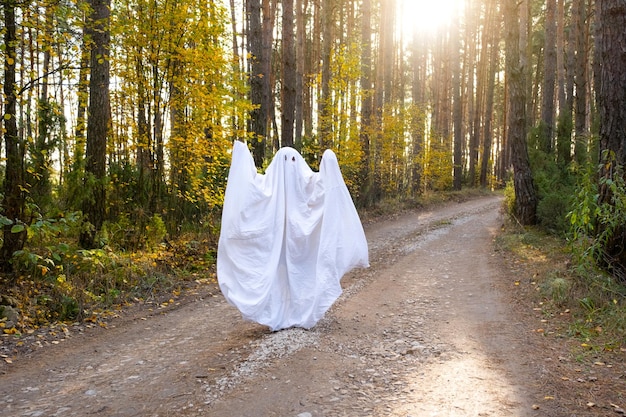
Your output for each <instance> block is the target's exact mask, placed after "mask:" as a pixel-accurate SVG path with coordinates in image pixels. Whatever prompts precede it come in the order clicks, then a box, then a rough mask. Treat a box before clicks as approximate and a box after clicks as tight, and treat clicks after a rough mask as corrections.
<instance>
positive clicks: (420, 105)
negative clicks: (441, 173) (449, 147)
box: [410, 29, 426, 196]
mask: <svg viewBox="0 0 626 417" xmlns="http://www.w3.org/2000/svg"><path fill="white" fill-rule="evenodd" d="M423 36H424V35H423V34H421V33H420V31H418V30H417V29H413V45H412V47H413V51H412V66H413V68H412V69H413V85H412V89H411V96H412V99H413V106H412V109H413V114H412V120H411V140H412V142H413V146H412V148H411V161H410V167H411V194H412V195H414V196H416V195H419V194H420V192H421V190H422V166H421V164H420V162H419V161H420V157H421V154H422V148H423V146H422V143H423V141H424V136H425V133H426V132H425V130H426V123H425V116H426V106H425V105H424V91H425V90H426V85H425V83H426V63H425V62H426V53H425V52H424V51H425V47H424V37H423Z"/></svg>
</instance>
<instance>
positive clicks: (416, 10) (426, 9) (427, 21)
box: [399, 0, 464, 33]
mask: <svg viewBox="0 0 626 417" xmlns="http://www.w3.org/2000/svg"><path fill="white" fill-rule="evenodd" d="M463 3H464V2H463V0H401V1H400V4H399V8H400V9H399V12H400V16H402V19H401V21H402V25H403V26H404V27H403V30H404V32H405V33H412V32H413V31H415V30H417V31H420V32H426V33H433V32H436V31H437V30H438V29H440V28H442V27H444V26H446V25H448V24H449V23H451V22H452V21H453V20H454V19H458V16H459V10H461V9H462V8H463Z"/></svg>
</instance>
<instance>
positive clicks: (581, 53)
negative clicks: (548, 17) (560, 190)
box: [572, 0, 589, 164]
mask: <svg viewBox="0 0 626 417" xmlns="http://www.w3.org/2000/svg"><path fill="white" fill-rule="evenodd" d="M586 3H587V1H586V0H573V10H572V19H573V20H574V33H575V35H574V36H575V42H576V61H575V64H574V67H575V75H574V80H575V81H574V83H575V86H576V102H575V110H574V112H575V113H574V155H575V157H576V162H578V163H579V164H584V163H585V162H586V161H587V160H588V150H587V141H588V133H589V127H588V126H587V102H588V99H587V84H588V73H587V65H588V56H589V54H588V53H587V50H588V46H589V45H588V40H587V39H588V37H587V34H588V31H587V7H586Z"/></svg>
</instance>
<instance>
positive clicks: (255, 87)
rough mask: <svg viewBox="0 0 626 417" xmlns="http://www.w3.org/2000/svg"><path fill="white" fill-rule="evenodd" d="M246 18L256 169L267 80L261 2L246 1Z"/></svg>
mask: <svg viewBox="0 0 626 417" xmlns="http://www.w3.org/2000/svg"><path fill="white" fill-rule="evenodd" d="M246 5H247V8H246V12H247V13H246V14H247V18H248V33H247V42H248V52H249V53H250V59H249V61H250V64H249V65H250V102H251V104H252V105H253V106H254V108H253V109H252V110H251V111H250V122H249V123H250V125H249V131H250V133H251V134H252V138H251V143H252V154H253V155H254V164H255V165H256V166H257V167H261V166H262V165H263V159H264V158H265V140H266V138H267V120H266V109H265V108H264V106H263V104H264V101H263V94H264V82H265V79H266V78H267V79H269V76H270V75H269V74H268V73H265V72H264V71H265V67H264V65H263V64H264V63H263V37H262V35H263V31H262V26H261V0H246Z"/></svg>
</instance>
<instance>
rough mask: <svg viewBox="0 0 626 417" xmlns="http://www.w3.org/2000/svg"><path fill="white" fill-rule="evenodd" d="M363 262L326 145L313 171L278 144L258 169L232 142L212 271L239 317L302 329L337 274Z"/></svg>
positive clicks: (323, 305) (356, 222) (359, 235)
mask: <svg viewBox="0 0 626 417" xmlns="http://www.w3.org/2000/svg"><path fill="white" fill-rule="evenodd" d="M367 266H369V261H368V248H367V241H366V239H365V233H364V232H363V227H362V225H361V221H360V219H359V216H358V213H357V211H356V209H355V207H354V204H353V202H352V199H351V197H350V194H349V193H348V189H347V187H346V185H345V183H344V181H343V178H342V176H341V171H340V170H339V165H338V163H337V157H336V156H335V154H334V153H333V152H332V151H331V150H327V151H325V152H324V154H323V156H322V161H321V164H320V170H319V172H313V171H312V170H311V168H310V167H309V166H308V165H307V163H306V162H305V160H304V158H302V156H301V155H300V154H299V153H298V152H297V151H296V150H295V149H293V148H289V147H285V148H282V149H280V150H279V151H278V152H277V153H276V155H275V156H274V158H273V160H272V162H271V163H270V165H269V166H268V167H267V169H266V171H265V174H259V173H257V170H256V167H255V165H254V160H253V158H252V155H251V154H250V151H249V150H248V148H247V146H246V145H245V144H244V143H243V142H240V141H235V143H234V146H233V155H232V162H231V166H230V172H229V175H228V183H227V186H226V194H225V197H224V207H223V212H222V225H221V233H220V239H219V245H218V251H217V277H218V282H219V285H220V289H221V291H222V293H223V294H224V297H225V298H226V300H227V301H228V302H229V303H230V304H232V305H234V306H235V307H237V308H238V309H239V311H240V312H241V314H242V315H243V317H244V318H245V319H247V320H251V321H254V322H257V323H260V324H263V325H266V326H269V328H270V329H271V330H272V331H276V330H280V329H285V328H289V327H303V328H305V329H309V328H311V327H313V326H314V325H315V324H316V323H317V322H318V321H319V320H320V319H321V318H322V317H323V316H324V313H326V311H327V310H328V309H329V308H330V306H331V305H332V304H333V303H334V302H335V300H336V299H337V298H338V297H339V295H340V294H341V286H340V283H339V281H340V280H341V277H342V276H343V275H344V274H345V273H346V272H348V271H349V270H351V269H352V268H355V267H367Z"/></svg>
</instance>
